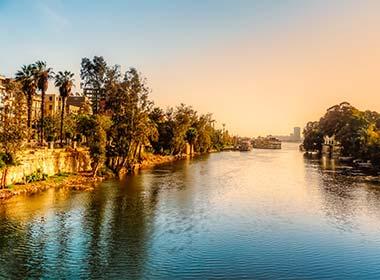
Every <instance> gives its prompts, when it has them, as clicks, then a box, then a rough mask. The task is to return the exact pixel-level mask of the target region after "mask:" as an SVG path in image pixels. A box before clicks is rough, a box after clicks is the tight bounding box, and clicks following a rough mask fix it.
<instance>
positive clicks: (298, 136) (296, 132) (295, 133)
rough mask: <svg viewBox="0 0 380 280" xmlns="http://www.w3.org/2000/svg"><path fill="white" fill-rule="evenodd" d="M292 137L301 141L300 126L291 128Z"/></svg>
mask: <svg viewBox="0 0 380 280" xmlns="http://www.w3.org/2000/svg"><path fill="white" fill-rule="evenodd" d="M293 139H294V141H301V128H300V127H298V126H297V127H295V128H293Z"/></svg>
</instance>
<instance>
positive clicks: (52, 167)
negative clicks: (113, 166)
mask: <svg viewBox="0 0 380 280" xmlns="http://www.w3.org/2000/svg"><path fill="white" fill-rule="evenodd" d="M17 158H18V160H19V164H18V165H16V166H12V167H10V168H9V170H8V175H7V181H6V185H10V184H15V183H22V182H24V180H25V176H28V175H31V174H33V173H36V172H41V173H42V174H47V175H48V176H52V175H56V174H58V173H64V172H68V173H76V172H80V171H89V170H91V165H90V163H91V161H90V156H89V153H88V151H87V150H85V149H77V150H65V149H35V150H26V151H23V152H22V153H20V154H19V155H18V157H17Z"/></svg>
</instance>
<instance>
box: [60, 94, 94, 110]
mask: <svg viewBox="0 0 380 280" xmlns="http://www.w3.org/2000/svg"><path fill="white" fill-rule="evenodd" d="M88 104H89V100H88V98H87V97H86V96H80V95H70V96H68V97H67V98H66V113H67V114H69V113H71V114H78V113H80V112H82V111H83V110H84V109H85V107H86V106H87V105H88Z"/></svg>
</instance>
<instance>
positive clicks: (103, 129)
mask: <svg viewBox="0 0 380 280" xmlns="http://www.w3.org/2000/svg"><path fill="white" fill-rule="evenodd" d="M88 124H89V126H88V127H87V130H88V133H89V136H88V137H89V139H88V140H89V141H88V142H89V143H88V145H89V149H90V156H91V161H92V167H93V175H96V174H97V171H98V169H99V168H100V167H101V166H102V165H103V163H104V161H105V159H106V145H107V131H108V130H109V128H110V126H111V121H110V119H109V117H107V116H102V115H94V116H91V117H90V118H89V120H88Z"/></svg>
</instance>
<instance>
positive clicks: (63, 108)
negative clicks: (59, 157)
mask: <svg viewBox="0 0 380 280" xmlns="http://www.w3.org/2000/svg"><path fill="white" fill-rule="evenodd" d="M65 101H66V97H62V108H61V131H60V138H61V146H63V121H64V119H65Z"/></svg>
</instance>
